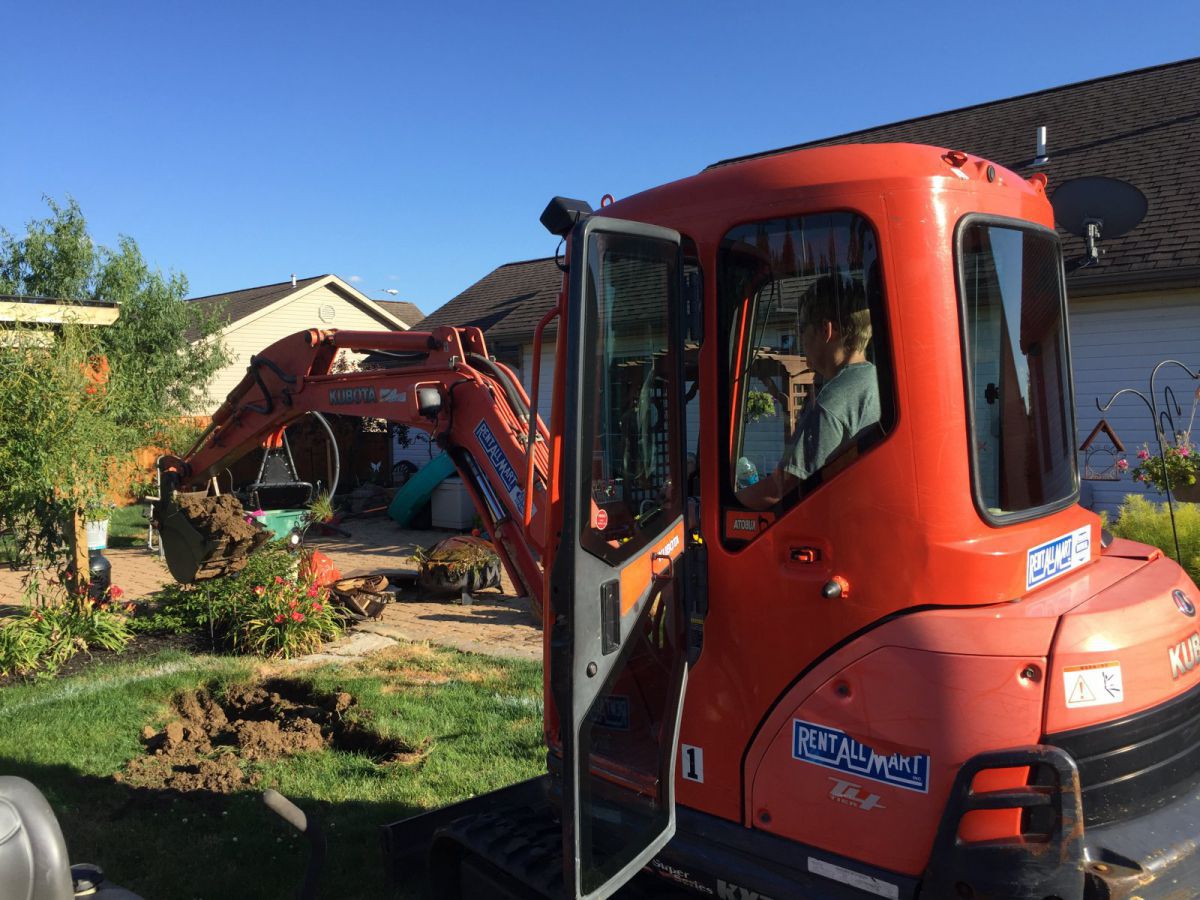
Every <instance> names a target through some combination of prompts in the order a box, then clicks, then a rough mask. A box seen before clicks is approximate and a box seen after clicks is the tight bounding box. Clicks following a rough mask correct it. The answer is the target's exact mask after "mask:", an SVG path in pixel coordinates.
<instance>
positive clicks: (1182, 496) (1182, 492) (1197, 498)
mask: <svg viewBox="0 0 1200 900" xmlns="http://www.w3.org/2000/svg"><path fill="white" fill-rule="evenodd" d="M1171 493H1172V494H1174V495H1175V499H1176V500H1182V501H1183V502H1184V503H1200V481H1198V482H1196V483H1195V484H1181V485H1180V486H1179V487H1172V488H1171Z"/></svg>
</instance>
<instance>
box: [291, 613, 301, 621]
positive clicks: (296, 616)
mask: <svg viewBox="0 0 1200 900" xmlns="http://www.w3.org/2000/svg"><path fill="white" fill-rule="evenodd" d="M292 619H293V620H294V621H296V622H303V621H304V613H302V612H294V613H292Z"/></svg>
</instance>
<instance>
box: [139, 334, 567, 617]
mask: <svg viewBox="0 0 1200 900" xmlns="http://www.w3.org/2000/svg"><path fill="white" fill-rule="evenodd" d="M339 350H346V351H355V352H377V353H379V354H382V355H384V356H385V358H387V359H388V360H389V363H390V364H391V365H389V367H387V368H380V369H370V370H366V371H355V372H334V371H333V363H334V359H335V357H336V356H337V353H338V351H339ZM308 412H332V413H338V414H342V415H352V416H364V417H372V418H381V419H386V420H387V421H389V422H395V423H398V424H403V425H408V426H410V427H416V428H420V429H422V430H423V431H425V432H427V433H428V434H429V435H430V439H431V440H432V441H434V442H436V443H437V444H438V446H440V447H441V448H442V449H443V450H445V451H446V452H447V453H448V454H449V455H450V458H451V460H453V462H454V465H455V467H456V468H457V470H458V473H459V475H461V476H462V479H463V481H464V482H465V484H466V485H467V488H468V490H469V493H470V495H471V499H472V500H473V501H474V504H475V508H476V510H477V511H478V513H479V516H480V519H481V521H482V522H483V523H484V527H485V529H486V530H487V532H488V534H490V535H491V536H492V540H493V543H494V544H495V547H496V551H497V553H498V554H499V556H500V559H501V561H502V563H503V564H504V567H505V569H506V570H507V572H508V574H509V577H511V578H512V580H513V582H514V584H516V585H518V586H519V587H520V588H521V589H522V590H523V591H524V592H525V593H526V594H528V596H529V597H530V598H532V600H533V601H534V605H535V607H536V608H537V609H538V611H540V607H541V600H542V593H543V582H542V562H541V560H542V556H543V554H544V552H545V534H546V521H547V518H548V515H549V502H548V497H547V474H546V473H547V471H548V447H547V440H548V434H547V431H546V428H545V426H544V424H543V423H542V422H541V421H540V420H539V419H538V417H537V413H536V410H535V409H532V408H531V405H530V402H529V397H528V395H527V394H526V393H525V390H524V389H523V388H522V386H521V384H520V382H519V381H518V379H517V378H516V377H515V376H514V374H513V373H512V371H511V370H510V369H509V368H508V367H507V366H504V365H503V364H501V363H498V362H496V361H494V360H493V359H491V358H490V357H489V356H488V354H487V348H486V345H485V343H484V339H483V334H482V332H481V331H480V330H479V329H478V328H453V327H440V328H435V329H434V330H432V331H429V332H413V331H407V332H390V331H381V332H372V331H339V330H336V329H331V330H316V329H312V330H308V331H302V332H299V333H297V334H293V335H290V336H289V337H286V338H283V339H282V340H279V341H277V342H276V343H274V344H272V345H271V346H269V347H267V348H266V349H265V350H263V351H262V352H261V353H259V354H256V355H255V356H253V357H251V359H250V365H249V367H248V369H247V371H246V375H245V376H244V377H243V378H242V380H241V382H240V383H239V384H238V385H237V387H235V388H234V389H233V390H232V391H231V392H230V393H229V396H228V397H227V398H226V399H225V402H224V403H222V404H221V406H220V408H219V409H218V410H217V411H216V412H215V413H214V414H213V417H212V422H211V424H210V425H209V426H208V428H207V429H206V430H205V431H204V433H203V434H202V435H201V436H200V438H199V439H198V440H197V441H196V443H195V445H194V446H193V447H192V448H191V449H190V450H189V451H188V452H187V453H186V454H185V455H184V456H182V457H176V456H164V457H162V458H161V459H160V460H159V473H160V478H161V483H162V504H161V508H160V510H159V513H158V518H159V528H160V532H161V535H162V544H163V552H164V555H165V557H166V561H167V564H168V567H169V568H170V570H171V574H172V575H173V576H174V577H175V578H176V579H177V580H178V581H181V582H184V583H189V582H191V581H195V580H200V579H203V578H209V577H213V576H215V575H218V574H222V573H224V572H228V571H231V570H235V569H236V568H238V567H239V566H240V565H241V564H244V563H243V560H244V557H245V556H246V555H247V554H248V553H249V551H250V550H252V549H253V548H254V546H257V542H258V539H257V538H250V537H249V536H247V535H241V536H239V535H237V534H223V533H214V532H213V529H212V528H211V527H210V526H208V525H207V524H201V523H200V522H198V521H197V516H196V514H195V509H196V508H197V505H198V504H197V502H196V501H197V500H198V499H199V498H207V497H208V495H209V493H210V491H213V492H215V491H216V486H215V477H216V475H217V473H218V472H221V471H222V470H224V468H225V467H227V466H228V465H230V464H231V463H233V462H234V461H236V460H237V459H239V458H240V457H242V456H244V455H245V454H246V453H249V452H251V451H253V450H255V449H257V448H258V447H260V446H262V445H263V442H264V441H265V440H267V439H269V438H270V436H271V435H272V434H273V433H275V432H278V431H279V430H280V429H281V428H283V427H285V426H286V425H287V424H288V423H289V422H291V421H293V420H294V419H296V418H298V417H300V416H302V415H304V414H305V413H308ZM232 530H233V531H236V530H237V529H236V528H234V529H232Z"/></svg>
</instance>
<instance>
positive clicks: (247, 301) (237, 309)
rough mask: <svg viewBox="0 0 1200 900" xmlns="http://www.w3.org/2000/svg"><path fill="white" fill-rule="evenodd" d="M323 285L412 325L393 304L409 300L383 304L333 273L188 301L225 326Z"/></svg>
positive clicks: (400, 323)
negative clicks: (216, 318) (214, 316)
mask: <svg viewBox="0 0 1200 900" xmlns="http://www.w3.org/2000/svg"><path fill="white" fill-rule="evenodd" d="M323 285H327V286H330V287H333V288H335V289H336V290H338V291H340V292H341V293H343V294H345V295H346V296H347V297H348V298H349V299H350V300H351V301H352V302H358V303H360V304H361V305H364V306H365V307H367V308H368V309H370V308H374V310H375V312H376V313H382V314H383V315H384V316H386V317H388V318H390V319H392V320H393V321H394V323H395V327H400V326H403V327H406V328H411V327H412V324H413V323H412V322H410V321H408V320H406V319H403V318H402V317H401V316H399V315H398V314H397V313H398V310H396V309H395V308H394V307H396V306H406V307H411V308H412V309H414V310H417V308H416V307H415V306H413V305H412V304H411V303H404V304H394V303H388V304H385V303H384V302H381V301H377V300H372V299H371V298H370V297H367V296H366V295H365V294H363V293H361V292H360V291H358V290H357V289H356V288H354V287H353V286H352V285H349V284H347V283H346V282H344V281H342V280H341V279H340V278H338V277H337V276H336V275H314V276H313V277H311V278H297V279H296V283H295V284H292V282H291V280H290V279H289V280H288V281H281V282H279V283H278V284H264V285H261V286H259V287H252V288H243V289H242V290H240V291H228V292H226V293H223V294H209V295H208V296H205V297H192V298H190V299H189V300H188V302H189V303H195V304H197V305H199V306H200V307H202V308H203V309H204V311H205V312H209V313H213V314H215V315H217V316H218V317H219V321H220V322H221V325H222V326H223V327H226V328H227V327H229V326H230V325H232V324H233V323H235V322H240V321H242V320H243V319H246V318H249V317H250V316H254V315H256V314H258V313H263V314H264V315H265V314H266V313H265V312H264V310H266V309H267V308H268V307H270V306H272V305H273V304H275V303H278V302H280V301H281V300H284V299H285V298H287V297H291V296H293V295H296V294H300V293H303V292H304V291H307V290H309V289H312V288H318V287H321V286H323ZM417 313H418V314H419V313H420V310H417ZM198 337H199V333H198V332H196V331H195V330H194V329H193V331H192V332H191V333H190V334H189V335H188V339H189V340H196V339H197V338H198Z"/></svg>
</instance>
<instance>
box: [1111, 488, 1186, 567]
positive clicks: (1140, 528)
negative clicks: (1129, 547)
mask: <svg viewBox="0 0 1200 900" xmlns="http://www.w3.org/2000/svg"><path fill="white" fill-rule="evenodd" d="M1175 527H1176V530H1177V531H1178V533H1179V552H1180V555H1181V557H1182V560H1181V561H1182V563H1183V567H1184V568H1185V569H1187V572H1188V575H1190V576H1191V578H1192V580H1193V581H1197V582H1200V504H1196V503H1176V504H1175ZM1112 533H1113V534H1115V535H1116V536H1117V537H1123V538H1128V539H1129V540H1131V541H1139V542H1140V543H1143V544H1149V545H1151V546H1152V547H1159V548H1161V549H1162V550H1163V551H1164V552H1165V553H1167V554H1168V555H1170V556H1174V555H1175V538H1174V536H1173V535H1172V534H1171V512H1170V510H1169V509H1168V508H1167V504H1165V503H1151V502H1150V501H1149V500H1147V499H1146V498H1145V497H1143V496H1141V495H1140V494H1129V495H1128V496H1127V497H1126V498H1125V502H1124V503H1123V504H1121V509H1120V510H1119V511H1118V516H1117V520H1116V521H1115V522H1114V523H1113V524H1112Z"/></svg>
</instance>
